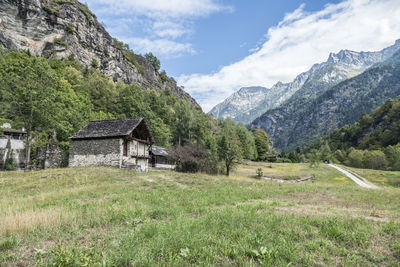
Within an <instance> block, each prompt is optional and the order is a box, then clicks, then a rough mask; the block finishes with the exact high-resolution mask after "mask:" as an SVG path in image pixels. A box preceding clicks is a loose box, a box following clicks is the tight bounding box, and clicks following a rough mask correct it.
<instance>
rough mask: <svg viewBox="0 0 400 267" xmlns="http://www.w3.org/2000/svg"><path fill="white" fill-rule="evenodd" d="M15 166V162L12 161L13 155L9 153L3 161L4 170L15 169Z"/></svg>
mask: <svg viewBox="0 0 400 267" xmlns="http://www.w3.org/2000/svg"><path fill="white" fill-rule="evenodd" d="M15 169H16V167H15V162H14V157H13V154H12V153H10V154H9V155H8V156H7V159H6V162H5V170H6V171H15Z"/></svg>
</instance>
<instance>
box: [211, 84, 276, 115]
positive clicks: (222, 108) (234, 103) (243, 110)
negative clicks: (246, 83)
mask: <svg viewBox="0 0 400 267" xmlns="http://www.w3.org/2000/svg"><path fill="white" fill-rule="evenodd" d="M269 90H270V89H268V88H265V87H261V86H255V87H243V88H241V89H240V90H239V91H237V92H235V93H234V94H233V95H231V96H230V97H228V98H227V99H225V100H224V101H223V102H222V103H220V104H218V105H216V106H215V107H214V108H213V109H212V110H211V111H210V112H209V114H211V115H213V116H214V117H215V118H228V117H229V118H233V119H235V120H236V121H239V122H243V121H240V120H239V119H238V118H237V117H238V116H246V115H247V116H249V115H250V111H251V110H252V109H253V108H254V106H256V105H259V103H260V102H261V101H262V100H263V99H264V96H265V95H266V94H267V93H268V91H269Z"/></svg>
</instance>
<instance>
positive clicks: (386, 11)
mask: <svg viewBox="0 0 400 267" xmlns="http://www.w3.org/2000/svg"><path fill="white" fill-rule="evenodd" d="M304 9H305V7H304V5H301V6H300V7H299V8H298V9H297V10H295V11H294V12H292V13H289V14H286V15H285V17H284V18H283V20H282V21H281V22H280V23H279V24H278V25H277V26H275V27H272V28H270V29H269V30H268V33H267V35H266V41H265V42H264V43H263V44H262V45H261V46H260V47H259V48H258V49H256V50H252V54H251V55H249V56H247V57H246V58H244V59H243V60H241V61H238V62H236V63H234V64H231V65H228V66H225V67H223V68H221V69H220V70H219V71H218V72H216V73H212V74H208V75H200V74H193V75H186V76H181V77H179V79H178V83H179V84H181V85H183V86H184V87H185V89H186V90H187V91H188V92H189V93H191V94H192V95H193V96H194V97H195V98H196V99H197V100H198V101H199V103H200V104H201V106H202V107H203V109H204V110H205V111H208V110H209V109H211V108H212V107H213V106H214V105H216V104H217V103H219V102H221V101H222V100H223V99H225V98H226V97H227V96H229V95H230V94H232V93H233V92H234V91H236V90H238V89H239V88H240V87H243V86H252V85H261V86H266V87H270V86H272V85H273V84H274V83H276V82H277V81H283V82H288V81H291V80H292V79H293V78H294V77H295V76H296V75H297V74H299V73H301V72H303V71H306V70H308V69H309V68H310V67H311V66H312V65H313V64H314V63H317V62H322V61H325V60H326V59H327V57H328V54H329V52H338V51H339V50H341V49H350V50H355V51H375V50H380V49H382V48H384V47H386V46H389V45H391V44H393V43H394V41H395V40H396V39H398V38H400V5H399V0H347V1H344V2H342V3H339V4H329V5H326V6H325V7H324V9H323V10H320V11H318V12H315V13H307V12H305V10H304Z"/></svg>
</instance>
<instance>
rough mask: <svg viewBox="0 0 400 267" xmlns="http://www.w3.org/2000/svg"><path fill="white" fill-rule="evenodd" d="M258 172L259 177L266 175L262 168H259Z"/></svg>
mask: <svg viewBox="0 0 400 267" xmlns="http://www.w3.org/2000/svg"><path fill="white" fill-rule="evenodd" d="M256 173H257V177H258V178H261V177H262V176H263V175H264V173H263V171H262V169H261V168H258V169H257V171H256Z"/></svg>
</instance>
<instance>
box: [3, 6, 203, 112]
mask: <svg viewBox="0 0 400 267" xmlns="http://www.w3.org/2000/svg"><path fill="white" fill-rule="evenodd" d="M0 46H3V47H5V48H7V49H16V50H28V51H30V52H31V53H33V54H37V55H42V56H45V57H50V56H52V55H53V54H55V55H56V56H57V57H59V58H68V57H74V58H75V59H77V60H79V61H80V62H81V63H82V64H84V65H86V66H91V65H92V64H95V63H98V65H99V69H100V71H101V72H102V73H104V74H105V75H108V76H110V77H111V78H112V79H113V80H114V81H117V80H119V79H122V80H123V81H124V82H126V83H136V84H138V85H139V86H141V87H143V88H152V89H156V90H165V89H166V88H167V87H169V88H170V89H171V92H172V94H173V95H175V96H177V97H180V98H183V99H185V100H186V101H188V103H189V104H190V105H192V106H195V107H198V108H200V107H199V105H198V104H197V103H196V101H195V100H194V99H193V98H192V97H191V96H190V95H189V94H188V93H186V92H185V91H184V90H183V89H182V88H181V87H179V86H177V85H176V83H175V82H174V80H173V79H172V78H167V79H165V77H164V79H161V77H160V75H159V74H158V72H157V71H155V70H154V68H153V66H152V64H150V62H148V61H147V60H146V59H145V58H144V57H143V56H141V55H134V59H132V58H127V57H126V56H125V55H124V53H123V52H124V51H123V49H126V48H124V47H121V46H119V45H118V43H117V42H116V40H115V39H113V38H112V37H111V36H110V34H109V33H108V32H107V31H106V30H105V28H104V27H103V26H102V25H101V23H99V22H98V21H97V19H96V16H95V15H94V14H93V13H92V12H90V10H89V9H88V7H87V6H85V5H83V4H82V3H80V2H78V1H76V0H0Z"/></svg>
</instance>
